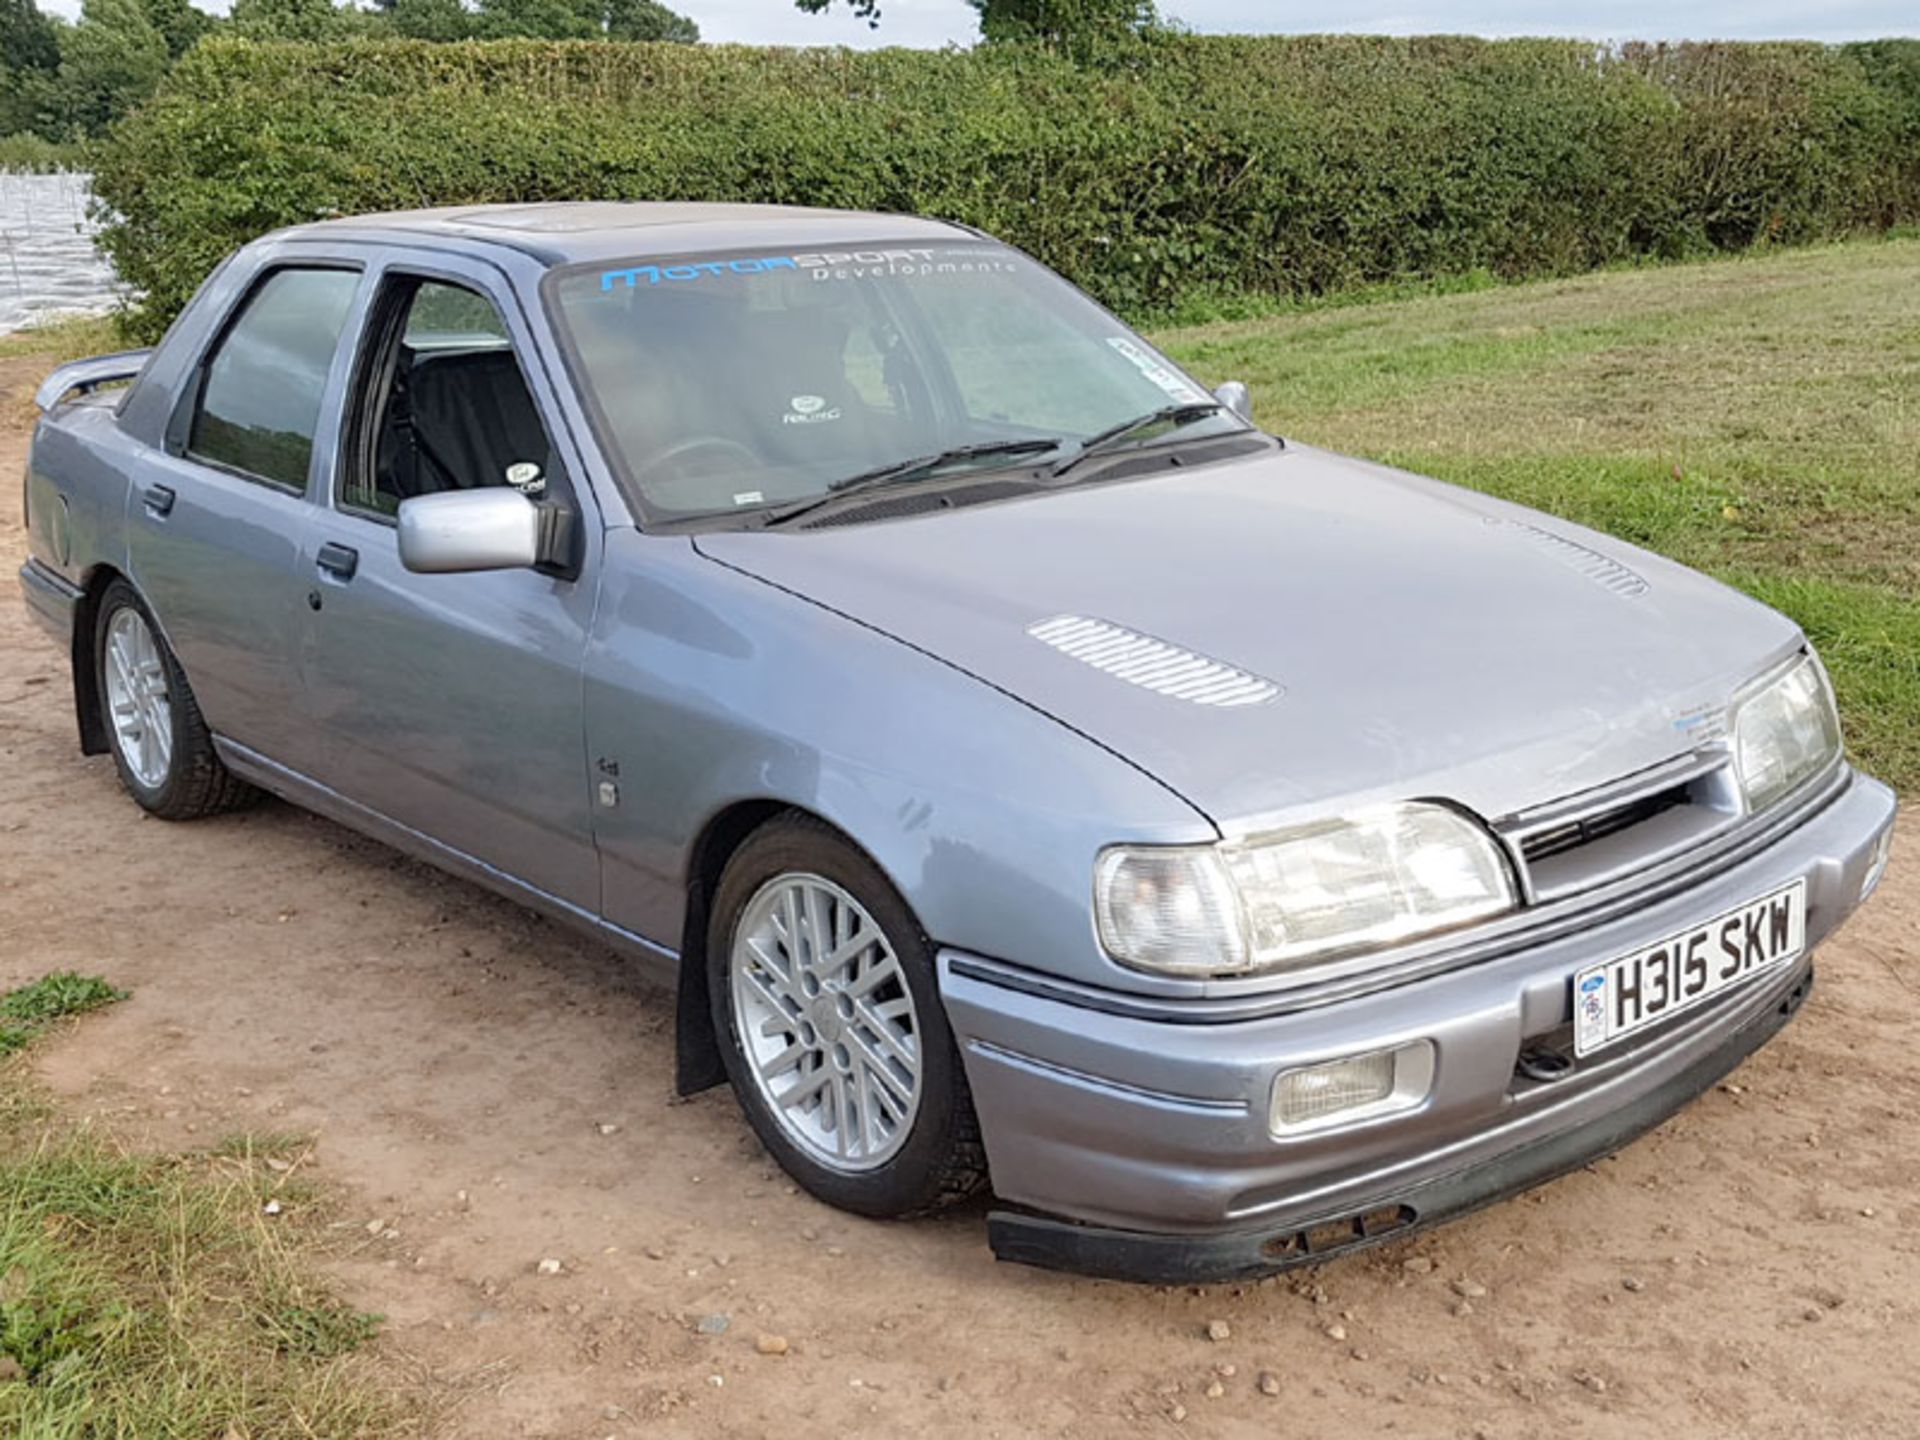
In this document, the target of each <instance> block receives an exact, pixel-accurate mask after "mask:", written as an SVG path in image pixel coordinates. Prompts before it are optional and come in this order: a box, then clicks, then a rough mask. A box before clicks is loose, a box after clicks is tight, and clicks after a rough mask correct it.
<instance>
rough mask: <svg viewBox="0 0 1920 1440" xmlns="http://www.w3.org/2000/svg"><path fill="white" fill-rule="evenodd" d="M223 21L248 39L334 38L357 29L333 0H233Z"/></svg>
mask: <svg viewBox="0 0 1920 1440" xmlns="http://www.w3.org/2000/svg"><path fill="white" fill-rule="evenodd" d="M227 23H228V24H229V25H230V26H231V27H232V29H233V33H234V34H236V35H244V36H245V37H246V38H247V39H249V40H338V39H342V38H344V37H345V35H346V34H347V33H348V32H349V31H353V30H357V29H358V28H359V27H358V26H357V25H356V24H355V23H354V18H353V17H352V16H350V15H348V14H347V13H346V12H345V11H343V10H341V9H339V8H338V7H337V6H335V5H334V3H333V0H233V10H232V12H231V15H230V18H229V20H228V22H227Z"/></svg>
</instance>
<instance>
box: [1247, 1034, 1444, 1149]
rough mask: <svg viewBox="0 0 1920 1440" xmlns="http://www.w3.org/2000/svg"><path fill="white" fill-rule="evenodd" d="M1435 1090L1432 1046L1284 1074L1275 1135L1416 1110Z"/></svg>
mask: <svg viewBox="0 0 1920 1440" xmlns="http://www.w3.org/2000/svg"><path fill="white" fill-rule="evenodd" d="M1432 1088H1433V1044H1432V1042H1431V1041H1427V1040H1416V1041H1414V1042H1413V1043H1412V1044H1411V1045H1400V1046H1397V1047H1395V1048H1394V1049H1392V1050H1374V1051H1371V1052H1369V1053H1367V1054H1365V1055H1348V1056H1344V1057H1342V1058H1341V1059H1339V1060H1328V1061H1326V1062H1324V1063H1323V1064H1319V1065H1309V1066H1306V1067H1304V1068H1302V1069H1299V1070H1285V1071H1282V1072H1281V1073H1280V1075H1279V1076H1278V1077H1277V1078H1276V1079H1275V1080H1274V1082H1273V1114H1272V1118H1271V1120H1270V1122H1269V1123H1270V1124H1271V1125H1272V1127H1273V1133H1274V1134H1276V1135H1295V1134H1298V1133H1300V1132H1301V1131H1303V1130H1320V1129H1325V1128H1327V1127H1329V1126H1334V1125H1348V1124H1352V1123H1353V1122H1354V1121H1356V1120H1366V1119H1371V1118H1372V1117H1374V1116H1377V1115H1390V1114H1393V1113H1394V1112H1396V1111H1399V1110H1411V1109H1413V1108H1414V1107H1415V1106H1416V1105H1418V1104H1420V1102H1421V1101H1423V1100H1425V1099H1426V1098H1427V1092H1428V1091H1429V1090H1431V1089H1432Z"/></svg>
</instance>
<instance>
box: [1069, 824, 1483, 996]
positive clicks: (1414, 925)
mask: <svg viewBox="0 0 1920 1440" xmlns="http://www.w3.org/2000/svg"><path fill="white" fill-rule="evenodd" d="M1513 905H1514V890H1513V880H1512V875H1511V873H1510V872H1509V870H1508V868H1507V862H1506V858H1505V856H1503V855H1502V854H1501V851H1500V847H1499V845H1498V844H1497V843H1496V842H1495V840H1494V838H1493V836H1492V835H1490V834H1488V833H1487V831H1486V830H1485V829H1483V828H1482V827H1481V826H1479V825H1477V824H1475V823H1474V822H1473V821H1471V820H1469V819H1467V818H1466V817H1465V816H1463V815H1460V814H1457V813H1455V812H1454V811H1452V810H1449V809H1447V808H1445V807H1444V806H1440V805H1425V804H1406V805H1394V806H1390V807H1387V808H1384V809H1381V810H1376V811H1372V812H1369V813H1367V814H1364V815H1357V816H1353V817H1351V818H1348V819H1341V820H1329V821H1324V822H1321V823H1319V824H1315V825H1309V826H1304V827H1302V828H1300V829H1297V830H1288V831H1282V832H1280V833H1278V834H1274V835H1269V836H1263V837H1261V838H1259V839H1257V840H1250V841H1243V842H1240V843H1237V844H1232V845H1219V846H1195V847H1184V848H1178V849H1175V848H1155V849H1147V848H1124V847H1123V848H1118V849H1113V850H1108V851H1106V852H1105V853H1104V854H1102V855H1101V857H1100V863H1099V866H1098V867H1097V870H1096V872H1095V884H1094V916H1095V920H1096V922H1097V924H1098V927H1099V931H1100V943H1101V944H1102V945H1104V946H1105V947H1106V950H1107V953H1108V954H1109V955H1111V956H1112V957H1113V958H1114V959H1115V960H1118V961H1119V962H1120V963H1121V964H1123V965H1132V966H1135V967H1137V968H1140V969H1144V970H1157V971H1162V972H1165V973H1169V974H1176V975H1236V974H1246V973H1249V972H1252V971H1260V970H1277V969H1283V968H1296V967H1298V966H1301V965H1304V964H1306V963H1308V962H1309V961H1312V960H1317V959H1320V958H1323V957H1325V956H1327V955H1329V954H1332V953H1335V952H1340V951H1352V950H1362V949H1369V948H1373V947H1376V946H1381V945H1390V944H1394V943H1396V942H1399V941H1404V940H1410V939H1413V938H1414V937H1416V936H1420V935H1428V934H1432V933H1433V932H1435V931H1438V930H1447V929H1451V928H1452V927H1454V926H1456V925H1464V924H1466V923H1468V922H1469V921H1473V920H1480V919H1484V918H1485V917H1487V916H1489V915H1496V914H1499V913H1500V912H1502V911H1504V910H1510V909H1512V908H1513Z"/></svg>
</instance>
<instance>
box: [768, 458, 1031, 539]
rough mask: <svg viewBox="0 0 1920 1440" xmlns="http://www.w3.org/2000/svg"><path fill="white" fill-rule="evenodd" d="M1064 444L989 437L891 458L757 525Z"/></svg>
mask: <svg viewBox="0 0 1920 1440" xmlns="http://www.w3.org/2000/svg"><path fill="white" fill-rule="evenodd" d="M1066 443H1067V442H1066V441H1065V440H1060V439H1053V440H1048V439H1043V438H1041V437H1039V436H1035V437H1033V438H1031V439H1026V440H988V441H985V442H983V443H980V444H976V445H955V446H953V447H952V448H950V449H946V450H939V451H936V452H935V453H933V454H931V455H916V456H914V457H913V458H912V459H909V460H892V461H889V462H888V463H887V464H885V465H876V466H874V468H873V469H871V470H862V471H861V472H860V473H859V474H857V475H849V476H847V477H846V478H845V479H844V480H836V481H834V482H833V483H832V484H831V485H829V486H827V488H826V490H825V492H824V493H822V494H819V495H810V496H808V497H807V498H806V499H805V500H797V501H795V502H794V503H793V504H791V505H787V506H783V507H780V508H777V509H773V510H768V511H765V512H763V513H762V516H761V520H760V528H761V529H762V530H765V529H767V528H769V527H771V526H774V525H784V524H786V523H787V522H788V521H789V520H798V519H799V518H800V517H801V516H803V515H810V514H812V513H813V512H814V511H815V510H818V509H819V508H820V507H821V506H823V505H831V504H832V503H833V502H834V501H836V500H844V499H845V498H846V497H847V496H849V495H857V494H859V493H860V492H861V491H863V490H878V489H880V488H881V487H883V486H886V485H899V484H904V483H905V482H906V481H909V480H917V479H919V478H920V477H921V476H922V475H927V474H930V473H932V472H933V471H935V470H940V469H943V468H945V467H946V466H948V465H958V464H960V463H961V462H963V461H967V460H985V459H993V458H999V457H1005V458H1012V457H1013V456H1016V455H1040V454H1045V453H1046V452H1048V451H1051V450H1058V449H1059V448H1060V447H1061V446H1062V445H1064V444H1066Z"/></svg>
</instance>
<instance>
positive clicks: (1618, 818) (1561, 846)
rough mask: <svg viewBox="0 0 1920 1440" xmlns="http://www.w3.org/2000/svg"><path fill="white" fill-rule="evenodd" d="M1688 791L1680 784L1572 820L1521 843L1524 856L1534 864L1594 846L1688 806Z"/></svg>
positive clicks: (1529, 837) (1686, 787) (1531, 836)
mask: <svg viewBox="0 0 1920 1440" xmlns="http://www.w3.org/2000/svg"><path fill="white" fill-rule="evenodd" d="M1688 790H1689V787H1688V786H1685V785H1676V786H1674V787H1672V788H1671V789H1667V790H1662V791H1660V792H1659V793H1657V794H1654V795H1642V796H1639V797H1637V798H1636V799H1633V800H1629V801H1628V802H1627V803H1626V804H1624V805H1616V806H1614V807H1613V808H1612V809H1611V810H1602V811H1601V812H1600V813H1598V814H1596V815H1588V816H1585V817H1583V818H1581V819H1579V820H1570V821H1568V822H1567V823H1566V824H1564V825H1556V826H1555V827H1554V828H1553V829H1551V830H1542V831H1540V832H1538V833H1537V834H1533V835H1529V836H1527V838H1526V839H1525V840H1524V841H1523V842H1521V847H1520V850H1521V853H1522V854H1523V855H1524V856H1525V857H1526V859H1527V863H1528V864H1530V865H1531V864H1533V863H1535V862H1537V861H1540V860H1546V859H1548V858H1550V857H1552V856H1555V855H1563V854H1565V853H1566V852H1567V851H1569V850H1575V849H1578V848H1579V847H1580V846H1582V845H1590V844H1592V843H1593V842H1594V841H1595V840H1598V839H1600V838H1602V837H1603V836H1606V835H1612V834H1613V833H1615V832H1616V831H1619V830H1628V829H1631V828H1632V827H1633V826H1635V825H1639V824H1642V823H1644V822H1645V821H1648V820H1651V819H1652V818H1653V817H1654V816H1656V815H1658V814H1660V813H1661V812H1662V811H1666V810H1671V809H1673V808H1674V807H1675V806H1676V805H1685V804H1687V803H1688Z"/></svg>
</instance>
